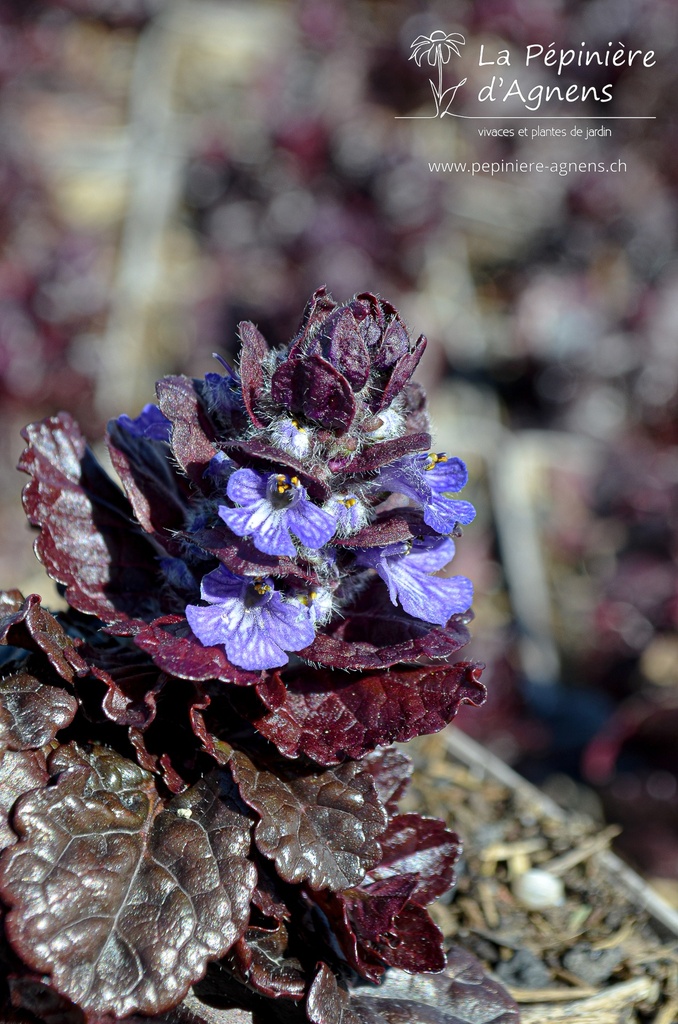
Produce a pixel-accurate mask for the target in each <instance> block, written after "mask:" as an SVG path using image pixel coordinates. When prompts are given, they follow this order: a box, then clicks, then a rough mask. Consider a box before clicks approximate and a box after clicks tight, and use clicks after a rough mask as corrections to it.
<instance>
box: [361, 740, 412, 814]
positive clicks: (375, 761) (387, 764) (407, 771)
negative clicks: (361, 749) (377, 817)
mask: <svg viewBox="0 0 678 1024" xmlns="http://www.w3.org/2000/svg"><path fill="white" fill-rule="evenodd" d="M361 763H362V764H363V766H364V767H365V768H367V770H368V771H369V772H370V774H371V776H372V778H373V779H374V784H375V786H376V787H377V795H378V797H379V799H380V800H381V802H382V804H383V805H384V807H385V808H386V810H387V811H388V813H389V814H396V813H397V810H398V804H399V803H400V801H401V800H402V798H403V796H404V795H405V792H406V791H407V787H408V786H409V784H410V779H411V778H412V771H413V765H412V760H411V758H409V757H408V756H407V754H403V752H402V751H401V750H396V749H395V747H384V748H383V749H382V750H373V751H372V752H371V753H369V754H367V755H366V756H365V757H364V758H363V759H362V762H361Z"/></svg>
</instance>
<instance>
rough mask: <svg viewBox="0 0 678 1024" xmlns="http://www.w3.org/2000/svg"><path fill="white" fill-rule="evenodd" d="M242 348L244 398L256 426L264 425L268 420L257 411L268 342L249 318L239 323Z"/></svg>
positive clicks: (241, 367)
mask: <svg viewBox="0 0 678 1024" xmlns="http://www.w3.org/2000/svg"><path fill="white" fill-rule="evenodd" d="M238 329H239V332H240V339H241V341H242V348H241V350H240V379H241V382H242V398H243V402H244V404H245V408H246V409H247V415H248V416H249V418H250V419H251V421H252V423H253V424H254V426H255V427H263V426H264V424H265V422H266V420H265V419H262V418H261V417H260V416H259V415H258V414H257V412H256V411H255V410H256V408H257V406H258V405H259V401H260V399H261V395H262V392H263V388H264V370H263V362H264V359H265V358H266V356H267V355H268V344H267V342H266V339H265V338H264V336H263V334H262V333H261V331H260V330H258V328H257V327H255V326H254V324H253V323H251V322H250V321H249V320H244V321H243V322H242V323H241V324H239V325H238Z"/></svg>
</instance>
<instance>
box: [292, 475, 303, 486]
mask: <svg viewBox="0 0 678 1024" xmlns="http://www.w3.org/2000/svg"><path fill="white" fill-rule="evenodd" d="M290 483H292V484H294V486H295V487H298V486H299V484H300V483H301V481H300V480H299V477H298V476H293V477H292V478H291V480H290Z"/></svg>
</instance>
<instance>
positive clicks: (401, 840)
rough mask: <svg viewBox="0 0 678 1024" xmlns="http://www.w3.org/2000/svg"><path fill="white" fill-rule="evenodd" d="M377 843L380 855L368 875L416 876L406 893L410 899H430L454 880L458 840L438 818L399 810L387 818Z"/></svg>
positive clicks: (379, 877) (459, 848)
mask: <svg viewBox="0 0 678 1024" xmlns="http://www.w3.org/2000/svg"><path fill="white" fill-rule="evenodd" d="M379 843H380V845H381V849H382V859H381V861H380V862H379V864H377V866H376V867H375V868H372V870H371V871H369V872H368V878H370V879H374V880H375V881H379V880H383V879H388V878H392V877H393V876H402V875H411V876H414V877H416V879H417V884H416V886H415V887H414V889H413V891H412V892H411V893H410V896H409V899H410V901H411V902H412V903H418V904H419V905H420V906H425V905H426V904H427V903H432V902H433V900H436V899H438V897H439V896H442V895H444V893H446V892H448V891H449V890H450V889H451V888H452V886H453V885H454V884H455V881H456V879H455V874H454V866H455V864H456V863H457V861H458V860H459V854H460V852H461V843H460V841H459V836H458V835H457V834H456V833H455V832H450V831H449V830H448V829H446V828H445V824H444V822H442V821H439V820H438V819H437V818H423V817H422V816H421V815H420V814H398V815H396V816H395V817H394V818H391V820H390V821H389V823H388V828H387V829H386V831H385V832H384V834H383V835H382V836H381V838H380V839H379Z"/></svg>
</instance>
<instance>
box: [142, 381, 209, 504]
mask: <svg viewBox="0 0 678 1024" xmlns="http://www.w3.org/2000/svg"><path fill="white" fill-rule="evenodd" d="M155 390H156V394H157V396H158V405H159V406H160V411H161V412H162V413H163V415H164V416H166V417H167V419H168V420H170V422H171V423H172V435H171V441H170V447H171V449H172V453H173V455H174V457H175V459H176V460H177V462H178V463H179V465H180V466H181V468H182V469H183V470H184V472H185V473H186V475H187V476H188V478H189V480H190V481H191V482H192V483H193V484H195V486H196V487H198V488H199V489H200V490H203V489H204V488H205V479H204V477H205V470H206V469H207V467H208V466H209V463H210V459H212V458H214V456H215V455H216V454H217V448H216V446H215V445H214V444H213V440H214V429H213V427H212V425H211V423H210V421H209V418H208V416H207V413H206V411H205V409H204V408H203V406H202V404H201V402H200V396H199V395H198V392H197V391H196V387H195V383H194V381H193V380H192V379H191V378H190V377H163V378H162V380H159V381H158V383H157V384H156V386H155Z"/></svg>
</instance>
